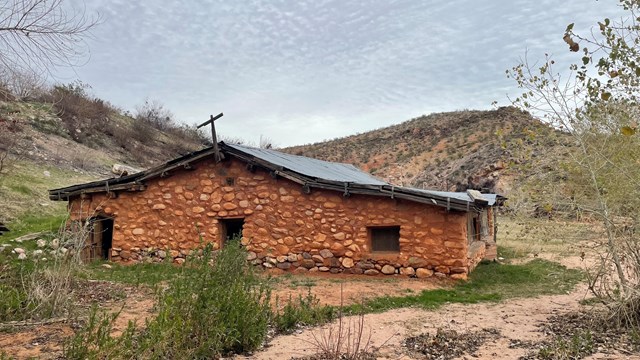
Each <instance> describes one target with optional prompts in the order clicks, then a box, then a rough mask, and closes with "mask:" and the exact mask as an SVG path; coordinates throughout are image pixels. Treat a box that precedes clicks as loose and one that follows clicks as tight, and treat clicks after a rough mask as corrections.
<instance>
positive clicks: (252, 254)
mask: <svg viewBox="0 0 640 360" xmlns="http://www.w3.org/2000/svg"><path fill="white" fill-rule="evenodd" d="M257 257H258V254H256V253H255V252H253V251H249V252H248V253H247V260H249V261H251V260H255V259H256V258H257Z"/></svg>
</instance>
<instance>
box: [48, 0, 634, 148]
mask: <svg viewBox="0 0 640 360" xmlns="http://www.w3.org/2000/svg"><path fill="white" fill-rule="evenodd" d="M74 1H75V2H74ZM74 1H71V4H72V5H73V6H74V7H76V8H84V9H86V11H87V12H89V13H91V12H95V11H97V12H99V13H100V15H101V16H102V18H103V23H102V24H101V25H99V26H98V27H97V28H96V29H95V30H93V36H92V38H91V39H89V40H88V45H89V47H90V49H91V57H90V58H89V59H88V62H87V63H86V64H85V65H84V66H81V67H77V68H74V69H63V70H61V71H60V72H59V73H58V74H57V81H60V82H69V81H72V80H74V79H80V80H82V81H84V82H86V83H88V84H90V85H91V86H92V87H93V92H94V94H95V95H96V96H98V97H101V98H103V99H106V100H109V101H110V102H112V103H113V104H115V105H117V106H120V107H122V108H123V109H128V110H133V109H134V108H135V106H136V105H137V104H140V103H142V102H143V101H144V100H145V98H150V99H154V100H158V101H160V102H161V103H163V104H165V106H166V107H167V108H169V109H170V110H171V111H173V113H174V114H175V115H176V117H177V118H178V119H180V120H182V121H184V122H187V123H190V124H193V123H197V122H201V121H203V120H206V119H207V118H208V117H209V115H210V114H214V115H215V114H217V113H218V112H221V111H223V112H224V113H225V117H224V118H222V119H221V120H220V121H219V122H217V124H218V125H217V128H218V129H219V132H221V133H223V134H224V135H227V136H232V137H242V138H245V139H247V140H249V141H253V142H257V141H258V139H259V137H260V135H263V136H266V137H269V138H271V139H273V141H274V143H275V144H276V145H278V146H288V145H295V144H303V143H309V142H316V141H321V140H324V139H329V138H334V137H340V136H346V135H350V134H353V133H357V132H363V131H367V130H371V129H375V128H379V127H383V126H388V125H391V124H395V123H399V122H401V121H404V120H408V119H410V118H412V117H415V116H419V115H421V114H428V113H431V112H441V111H452V110H461V109H489V108H491V102H492V101H493V100H496V101H498V103H499V104H501V105H506V104H508V100H507V98H506V94H512V95H514V94H516V93H517V89H515V87H514V84H513V82H512V81H510V80H508V79H506V77H505V74H504V71H505V70H506V69H507V68H509V67H511V66H513V65H515V64H516V63H517V62H518V59H519V58H521V57H523V56H524V54H525V51H527V52H528V58H529V60H530V61H535V60H539V59H541V58H542V57H543V56H544V53H545V52H548V53H550V54H552V55H554V56H555V57H556V59H557V60H558V61H557V62H558V64H559V65H561V64H562V60H566V61H570V60H572V59H575V60H577V59H578V58H577V57H576V55H575V54H569V53H568V51H567V46H566V44H564V43H563V41H562V34H563V31H564V29H565V27H566V25H567V24H569V23H571V22H575V23H576V25H575V29H576V30H577V31H578V32H583V33H585V32H586V31H588V29H589V28H590V27H591V26H592V25H593V24H596V21H598V20H602V19H603V18H604V17H616V16H619V15H620V14H621V10H620V9H619V8H618V7H617V6H616V4H617V2H616V1H612V0H607V1H592V0H567V1H563V2H559V1H557V0H540V1H525V0H492V1H489V0H486V1H442V0H440V1H420V0H387V1H378V0H360V1H347V0H339V1H333V0H300V1H284V0H282V1H281V0H278V1H267V0H264V1H258V0H251V1H244V0H237V1H189V0H183V1H169V0H163V1H131V0H111V1H101V0H86V1H84V2H81V1H79V0H74ZM566 65H567V66H568V62H567V63H566ZM565 67H566V66H565Z"/></svg>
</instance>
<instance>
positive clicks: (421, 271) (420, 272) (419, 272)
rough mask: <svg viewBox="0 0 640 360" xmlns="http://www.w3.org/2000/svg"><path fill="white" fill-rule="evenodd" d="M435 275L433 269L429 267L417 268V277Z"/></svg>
mask: <svg viewBox="0 0 640 360" xmlns="http://www.w3.org/2000/svg"><path fill="white" fill-rule="evenodd" d="M431 276H433V270H429V269H425V268H418V269H416V277H417V278H418V279H422V278H428V277H431Z"/></svg>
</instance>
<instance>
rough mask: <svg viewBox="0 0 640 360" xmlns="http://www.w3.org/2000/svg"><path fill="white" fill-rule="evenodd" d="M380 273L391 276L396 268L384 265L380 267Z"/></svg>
mask: <svg viewBox="0 0 640 360" xmlns="http://www.w3.org/2000/svg"><path fill="white" fill-rule="evenodd" d="M382 273H383V274H385V275H392V274H395V273H396V268H394V267H393V266H391V265H385V266H383V267H382Z"/></svg>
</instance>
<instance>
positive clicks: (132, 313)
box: [0, 281, 154, 359]
mask: <svg viewBox="0 0 640 360" xmlns="http://www.w3.org/2000/svg"><path fill="white" fill-rule="evenodd" d="M85 285H87V286H81V287H80V288H79V289H80V291H81V293H80V294H78V295H79V298H80V299H83V300H86V303H82V304H79V307H82V308H88V307H89V305H90V304H91V303H92V302H94V301H96V302H97V303H98V304H99V306H100V307H101V308H104V309H108V310H109V311H113V312H116V311H121V312H120V315H119V316H118V318H117V319H116V322H115V324H114V328H113V333H112V334H113V335H114V336H117V335H120V334H121V333H122V331H123V330H124V329H125V328H126V327H127V325H128V323H129V320H131V321H135V322H136V323H137V324H138V325H140V324H144V320H145V319H146V318H147V317H148V316H150V315H152V314H153V312H152V311H153V306H154V300H153V294H152V293H151V292H150V291H148V290H146V289H143V288H135V287H126V286H122V285H119V284H113V283H111V282H106V281H91V282H89V283H88V284H85ZM116 293H118V294H119V295H117V296H115V295H114V294H116ZM72 325H73V326H74V327H75V326H76V325H79V324H72V323H71V321H67V322H60V323H54V324H47V325H35V326H19V327H14V328H13V329H11V330H9V331H5V332H0V354H2V352H5V353H6V355H8V356H9V358H15V359H30V358H38V359H58V358H60V356H61V355H62V344H63V342H64V340H65V339H66V338H67V337H69V336H71V335H73V329H72Z"/></svg>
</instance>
